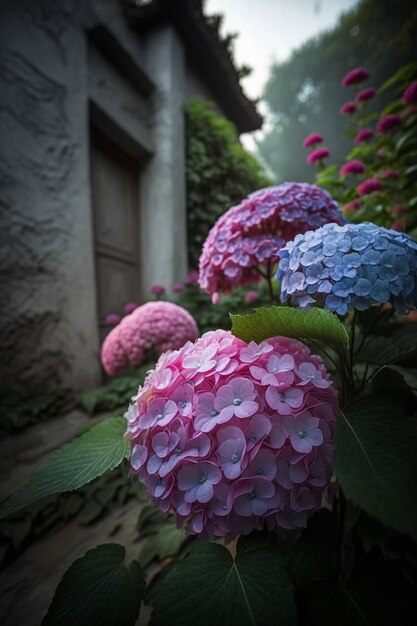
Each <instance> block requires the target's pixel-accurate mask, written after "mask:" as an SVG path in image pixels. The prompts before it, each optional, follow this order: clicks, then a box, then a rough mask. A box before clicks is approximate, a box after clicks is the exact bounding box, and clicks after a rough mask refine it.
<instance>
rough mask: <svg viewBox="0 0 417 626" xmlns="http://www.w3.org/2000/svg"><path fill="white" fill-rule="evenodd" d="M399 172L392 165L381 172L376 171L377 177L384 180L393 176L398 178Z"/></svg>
mask: <svg viewBox="0 0 417 626" xmlns="http://www.w3.org/2000/svg"><path fill="white" fill-rule="evenodd" d="M399 175H400V172H399V171H398V170H396V169H395V168H393V167H390V168H389V169H387V170H382V172H378V174H377V176H378V178H382V179H384V180H392V179H394V178H398V177H399Z"/></svg>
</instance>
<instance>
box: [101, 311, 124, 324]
mask: <svg viewBox="0 0 417 626" xmlns="http://www.w3.org/2000/svg"><path fill="white" fill-rule="evenodd" d="M121 319H122V318H121V317H120V315H117V313H109V314H108V315H106V317H105V319H104V323H105V324H106V326H117V324H118V323H119V322H120V321H121Z"/></svg>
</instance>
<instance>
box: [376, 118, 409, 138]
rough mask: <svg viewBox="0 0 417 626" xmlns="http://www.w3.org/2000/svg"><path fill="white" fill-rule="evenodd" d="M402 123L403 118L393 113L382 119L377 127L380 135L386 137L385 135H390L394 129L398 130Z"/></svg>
mask: <svg viewBox="0 0 417 626" xmlns="http://www.w3.org/2000/svg"><path fill="white" fill-rule="evenodd" d="M402 123H403V121H402V119H401V117H400V116H399V115H396V114H395V113H392V114H390V115H385V116H384V117H381V119H380V120H379V122H378V124H377V125H376V129H377V131H378V133H379V134H381V135H385V133H388V132H389V131H390V130H392V129H393V128H398V127H399V126H402Z"/></svg>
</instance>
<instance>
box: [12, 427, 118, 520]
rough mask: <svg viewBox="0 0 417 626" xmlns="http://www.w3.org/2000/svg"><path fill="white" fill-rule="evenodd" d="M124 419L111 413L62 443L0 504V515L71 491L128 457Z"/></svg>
mask: <svg viewBox="0 0 417 626" xmlns="http://www.w3.org/2000/svg"><path fill="white" fill-rule="evenodd" d="M125 431H126V422H125V420H124V419H123V418H121V417H113V418H110V419H108V420H105V421H103V422H100V423H99V424H97V425H96V426H93V428H90V430H88V431H87V432H85V433H84V434H83V435H81V436H80V437H78V438H77V439H74V441H72V442H71V443H68V444H66V445H65V446H63V447H62V448H60V449H59V450H57V451H56V452H54V454H53V455H52V456H51V457H50V459H48V461H47V462H46V463H45V465H42V467H41V468H40V469H39V470H38V471H37V472H35V474H33V476H32V477H31V478H30V480H29V482H28V483H26V485H24V486H23V487H21V488H20V489H18V491H16V493H14V494H13V495H12V496H11V497H10V498H9V499H8V500H6V502H4V503H3V504H2V506H1V507H0V518H2V517H5V516H6V515H10V514H11V513H15V512H16V511H19V510H20V509H24V508H26V507H28V506H29V505H30V504H32V503H33V502H36V501H37V500H40V499H41V498H45V497H46V496H50V495H52V494H54V493H61V492H64V491H73V490H74V489H79V488H80V487H82V486H83V485H86V484H87V483H89V482H91V481H92V480H94V479H95V478H98V476H101V475H102V474H104V472H106V471H107V470H112V469H114V468H115V467H117V466H118V465H120V463H121V462H122V461H123V459H125V458H128V456H129V454H130V444H129V442H128V441H127V440H126V439H125V438H124V434H125Z"/></svg>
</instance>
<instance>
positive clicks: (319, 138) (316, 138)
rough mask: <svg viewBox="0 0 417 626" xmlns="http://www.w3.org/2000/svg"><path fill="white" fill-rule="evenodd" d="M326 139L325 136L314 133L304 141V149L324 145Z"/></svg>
mask: <svg viewBox="0 0 417 626" xmlns="http://www.w3.org/2000/svg"><path fill="white" fill-rule="evenodd" d="M323 141H324V137H323V135H319V133H312V134H311V135H308V137H306V138H305V139H304V141H303V146H304V148H310V146H314V145H315V144H317V143H323Z"/></svg>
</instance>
